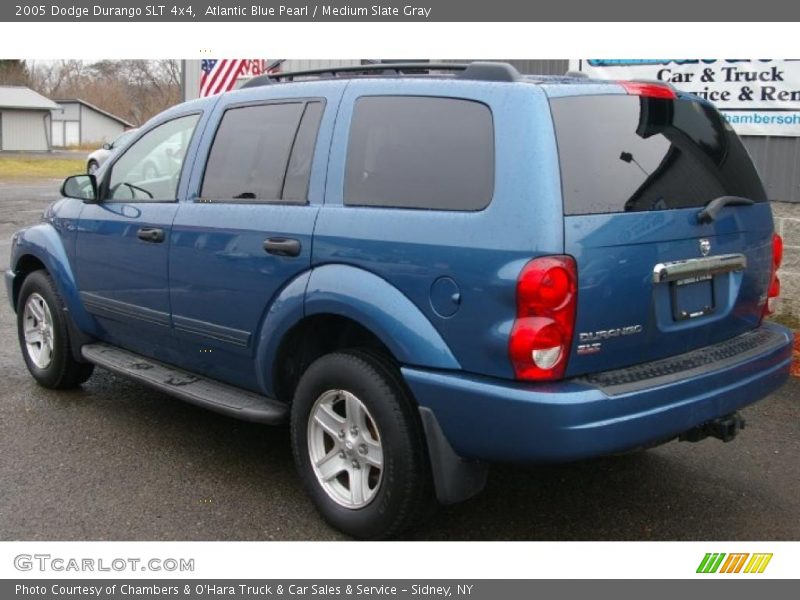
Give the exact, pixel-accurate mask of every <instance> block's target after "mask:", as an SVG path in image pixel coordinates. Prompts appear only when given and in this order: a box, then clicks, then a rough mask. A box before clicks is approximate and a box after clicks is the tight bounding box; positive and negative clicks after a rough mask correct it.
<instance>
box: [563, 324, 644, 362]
mask: <svg viewBox="0 0 800 600" xmlns="http://www.w3.org/2000/svg"><path fill="white" fill-rule="evenodd" d="M642 329H643V328H642V326H641V325H627V326H625V327H615V328H612V329H599V330H597V331H586V332H582V333H579V334H578V341H579V342H580V343H579V344H578V348H577V353H578V354H582V355H585V354H597V353H598V352H600V351H601V350H602V349H603V344H602V340H608V339H610V338H615V337H621V336H623V335H634V334H636V333H642Z"/></svg>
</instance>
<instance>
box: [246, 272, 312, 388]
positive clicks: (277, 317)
mask: <svg viewBox="0 0 800 600" xmlns="http://www.w3.org/2000/svg"><path fill="white" fill-rule="evenodd" d="M310 277H311V271H304V272H303V273H301V274H300V275H298V276H297V277H295V278H294V279H292V280H291V281H290V282H289V283H288V284H287V285H286V286H285V287H284V288H283V289H282V290H281V291H280V292H279V293H278V295H277V296H276V297H275V299H274V300H273V301H272V302H271V303H270V305H269V309H268V310H267V314H266V316H265V317H264V322H263V323H262V325H261V329H260V331H259V334H258V338H257V340H256V358H255V361H256V362H255V373H256V382H257V383H258V387H259V389H261V390H262V391H263V392H264V393H265V394H266V395H267V396H273V395H274V388H273V385H272V384H273V381H272V372H273V369H272V366H273V365H274V364H275V357H276V356H277V354H278V348H279V347H280V345H281V341H282V340H283V336H285V335H286V333H287V332H288V331H289V330H290V329H291V328H292V327H294V326H295V325H296V324H297V323H298V322H300V321H301V320H302V319H303V315H304V313H303V299H304V297H305V293H306V286H307V285H308V280H309V278H310Z"/></svg>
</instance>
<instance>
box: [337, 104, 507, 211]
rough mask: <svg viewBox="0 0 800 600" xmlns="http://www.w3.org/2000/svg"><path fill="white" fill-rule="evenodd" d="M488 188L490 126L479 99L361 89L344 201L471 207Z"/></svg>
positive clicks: (485, 199)
mask: <svg viewBox="0 0 800 600" xmlns="http://www.w3.org/2000/svg"><path fill="white" fill-rule="evenodd" d="M493 189H494V125H493V122H492V113H491V111H490V110H489V107H488V106H486V105H485V104H481V103H480V102H473V101H470V100H461V99H452V98H434V97H417V96H367V97H363V98H359V100H358V101H357V102H356V105H355V108H354V113H353V122H352V126H351V130H350V141H349V144H348V148H347V166H346V168H345V183H344V202H345V204H348V205H356V206H380V207H395V208H422V209H431V210H454V211H473V210H481V209H483V208H485V207H486V206H488V204H489V202H490V201H491V199H492V193H493Z"/></svg>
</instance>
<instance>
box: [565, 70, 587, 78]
mask: <svg viewBox="0 0 800 600" xmlns="http://www.w3.org/2000/svg"><path fill="white" fill-rule="evenodd" d="M564 77H574V78H575V79H589V74H588V73H584V72H583V71H574V70H570V71H567V72H566V73H564Z"/></svg>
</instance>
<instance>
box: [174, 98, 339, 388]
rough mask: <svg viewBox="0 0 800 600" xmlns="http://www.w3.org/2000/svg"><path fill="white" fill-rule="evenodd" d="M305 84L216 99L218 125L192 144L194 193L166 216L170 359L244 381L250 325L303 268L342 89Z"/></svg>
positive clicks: (249, 371) (253, 328) (252, 335)
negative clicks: (174, 346) (290, 93)
mask: <svg viewBox="0 0 800 600" xmlns="http://www.w3.org/2000/svg"><path fill="white" fill-rule="evenodd" d="M282 89H283V88H282ZM305 89H308V90H309V92H310V95H309V96H307V97H286V98H271V99H269V100H253V99H252V96H253V95H254V94H255V93H258V92H259V90H255V92H253V91H250V92H247V93H246V94H241V93H240V94H236V95H231V96H228V97H223V98H222V99H221V100H220V102H219V104H218V105H217V106H216V108H215V112H214V113H213V114H212V116H211V123H218V125H216V126H209V128H208V129H207V130H206V132H205V133H204V138H203V140H202V141H201V144H200V150H199V152H198V158H197V162H196V163H195V172H194V173H193V175H192V180H191V183H190V188H191V189H192V190H193V192H192V194H191V195H192V196H193V198H191V199H190V201H188V202H184V203H181V205H180V207H179V209H178V212H177V215H176V217H175V221H174V223H173V237H172V244H171V246H170V254H169V272H170V305H171V307H172V321H173V327H174V330H175V335H176V339H177V340H178V343H179V345H180V347H181V348H182V352H180V355H179V356H178V357H177V358H176V360H177V361H178V362H179V364H180V366H183V367H185V368H187V369H189V370H192V371H196V372H202V373H205V374H207V375H209V376H211V377H214V378H216V379H219V380H222V381H226V382H229V383H232V384H235V385H238V386H242V387H246V388H250V389H257V376H256V368H255V362H254V361H255V359H254V353H255V350H256V348H257V345H258V341H259V339H258V334H259V327H260V325H261V323H262V322H263V318H264V316H265V314H266V311H267V309H268V308H269V306H270V303H271V302H272V300H273V298H274V297H275V295H276V294H278V293H279V292H280V290H281V289H282V288H283V287H284V286H285V285H287V284H288V283H289V282H291V281H292V280H293V279H294V278H295V277H296V276H298V275H299V274H301V273H302V272H303V271H306V270H308V269H309V267H310V265H311V241H312V233H313V230H314V222H315V220H316V216H317V212H318V210H319V207H320V205H321V204H322V200H323V193H324V180H325V172H326V168H327V148H328V145H329V142H330V134H331V131H332V129H333V121H334V115H335V111H336V109H337V107H338V100H339V97H340V96H341V88H338V89H332V88H331V87H330V86H328V87H327V89H326V90H325V91H323V92H321V93H320V94H314V93H313V92H312V91H311V89H312V88H311V87H310V86H309V87H308V88H305ZM261 93H262V95H263V91H261ZM243 96H244V98H243ZM248 97H250V98H251V99H248Z"/></svg>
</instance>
